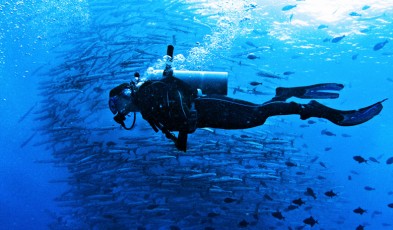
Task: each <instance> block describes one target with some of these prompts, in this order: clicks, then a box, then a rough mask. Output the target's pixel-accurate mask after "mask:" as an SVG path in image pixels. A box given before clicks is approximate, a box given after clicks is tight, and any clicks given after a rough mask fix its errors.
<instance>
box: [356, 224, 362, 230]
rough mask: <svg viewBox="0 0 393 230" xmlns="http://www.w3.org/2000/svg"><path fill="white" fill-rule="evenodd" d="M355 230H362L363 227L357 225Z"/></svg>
mask: <svg viewBox="0 0 393 230" xmlns="http://www.w3.org/2000/svg"><path fill="white" fill-rule="evenodd" d="M355 230H364V226H363V225H361V224H359V225H358V226H357V227H356V229H355Z"/></svg>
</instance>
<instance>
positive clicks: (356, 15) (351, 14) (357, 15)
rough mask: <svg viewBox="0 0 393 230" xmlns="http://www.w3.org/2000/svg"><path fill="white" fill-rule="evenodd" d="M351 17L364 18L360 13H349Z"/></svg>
mask: <svg viewBox="0 0 393 230" xmlns="http://www.w3.org/2000/svg"><path fill="white" fill-rule="evenodd" d="M349 16H352V17H360V16H362V15H361V14H359V13H356V12H351V13H349Z"/></svg>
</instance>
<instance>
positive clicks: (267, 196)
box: [263, 194, 273, 201]
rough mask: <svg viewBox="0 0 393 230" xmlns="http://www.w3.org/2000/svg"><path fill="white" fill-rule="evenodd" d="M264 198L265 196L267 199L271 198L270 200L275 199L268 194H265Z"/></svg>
mask: <svg viewBox="0 0 393 230" xmlns="http://www.w3.org/2000/svg"><path fill="white" fill-rule="evenodd" d="M263 198H264V199H265V200H270V201H272V200H273V198H272V197H271V196H269V195H268V194H265V195H263Z"/></svg>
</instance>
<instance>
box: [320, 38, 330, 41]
mask: <svg viewBox="0 0 393 230" xmlns="http://www.w3.org/2000/svg"><path fill="white" fill-rule="evenodd" d="M322 41H323V42H330V38H325V39H323V40H322Z"/></svg>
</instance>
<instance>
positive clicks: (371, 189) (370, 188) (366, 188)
mask: <svg viewBox="0 0 393 230" xmlns="http://www.w3.org/2000/svg"><path fill="white" fill-rule="evenodd" d="M364 189H365V190H367V191H374V190H375V188H373V187H370V186H364Z"/></svg>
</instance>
